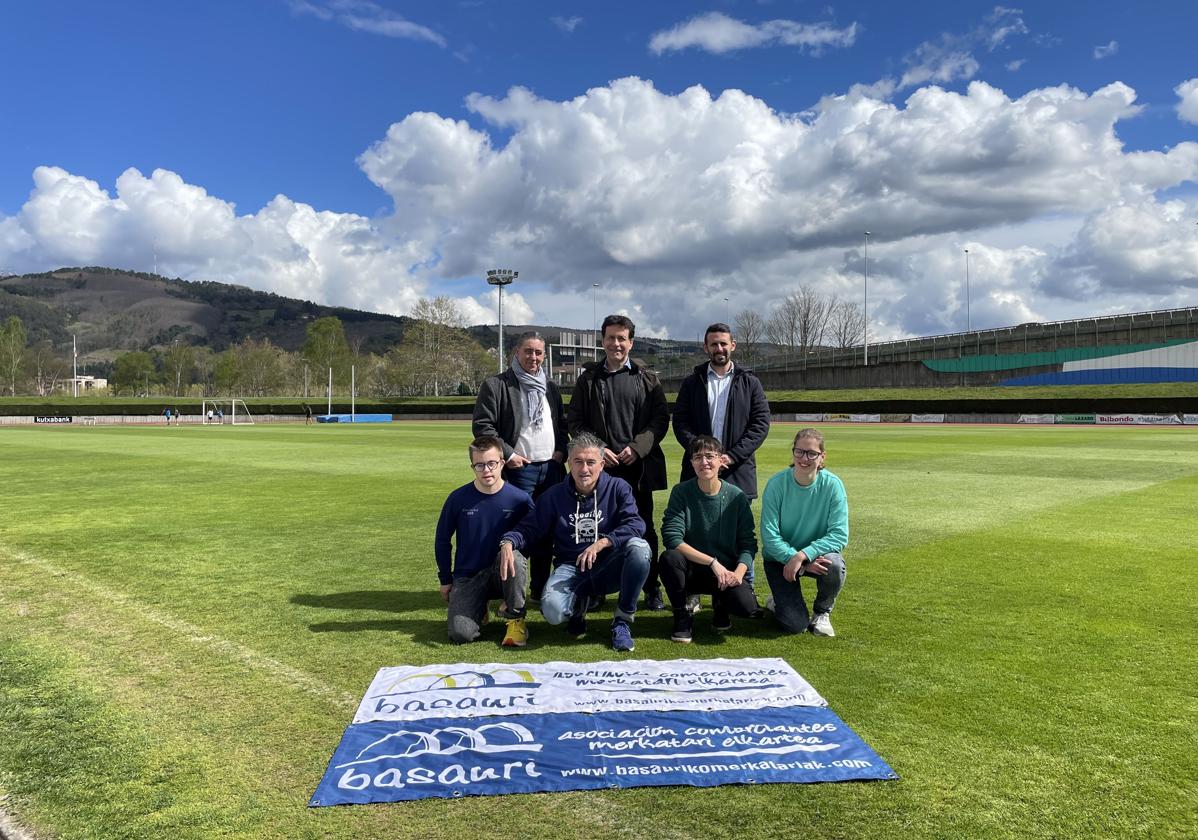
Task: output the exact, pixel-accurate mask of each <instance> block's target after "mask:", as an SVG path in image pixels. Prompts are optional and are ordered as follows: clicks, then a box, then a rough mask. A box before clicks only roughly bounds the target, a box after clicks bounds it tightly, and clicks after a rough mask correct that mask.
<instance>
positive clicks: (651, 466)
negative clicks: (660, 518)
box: [566, 315, 670, 610]
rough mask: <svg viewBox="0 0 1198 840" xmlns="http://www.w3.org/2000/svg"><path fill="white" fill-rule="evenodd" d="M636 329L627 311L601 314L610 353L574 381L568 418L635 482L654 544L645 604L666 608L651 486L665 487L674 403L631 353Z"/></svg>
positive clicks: (607, 462)
mask: <svg viewBox="0 0 1198 840" xmlns="http://www.w3.org/2000/svg"><path fill="white" fill-rule="evenodd" d="M635 334H636V325H635V324H633V323H632V321H631V320H630V319H628V318H626V317H625V316H623V315H608V316H607V317H606V318H604V319H603V352H604V353H605V354H606V358H605V359H604V360H603V361H602V362H592V363H590V364H588V365H586V366H585V368H584V369H583V373H582V375H581V376H579V377H578V381H577V382H575V383H574V393H573V395H572V396H571V398H570V407H569V409H568V411H567V413H566V422H567V424H568V425H569V428H570V436H571V437H574V436H577V435H580V434H583V433H589V434H592V435H594V436H595V437H597V438H599V440H601V441H603V445H604V449H603V460H604V470H605V471H606V472H607V474H608V475H612V476H616V477H617V478H622V479H624V480H625V481H627V482H628V483H629V484H630V485H632V492H633V497H634V498H635V500H636V507H637V511H638V512H639V513H640V515H641V518H642V519H643V520H644V521H645V541H646V542H647V543H648V544H649V550H650V555H649V556H650V567H649V576H648V578H646V580H645V606H646V607H648V608H649V609H651V610H664V609H665V601H664V600H663V599H662V597H661V585H660V583H659V581H658V577H657V563H658V556H657V553H658V543H657V529H656V528H654V526H653V519H654V517H653V491H654V490H664V489H665V488H666V456H665V454H664V453H663V452H662V451H661V440H662V438H664V437H665V436H666V431H667V430H668V429H669V426H670V409H669V406H667V404H666V395H665V392H664V391H663V390H662V388H661V382H659V381H658V379H657V374H655V373H654V372H653V371H651V370H649V369H648V368H646V367H645V366H644V365H643V364H642V363H640V362H636V361H633V360H632V359H631V358H630V357H629V353H630V352H631V351H632V339H633V336H634V335H635Z"/></svg>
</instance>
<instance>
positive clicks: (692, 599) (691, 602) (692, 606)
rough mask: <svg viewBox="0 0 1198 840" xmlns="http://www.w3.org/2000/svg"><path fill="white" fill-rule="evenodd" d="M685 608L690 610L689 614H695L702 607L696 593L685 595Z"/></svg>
mask: <svg viewBox="0 0 1198 840" xmlns="http://www.w3.org/2000/svg"><path fill="white" fill-rule="evenodd" d="M686 608H687V609H688V610H690V614H691V615H695V614H697V613H698V612H699V610H701V609H702V608H703V606H702V601H701V599H700V598H699V596H698V595H687V596H686Z"/></svg>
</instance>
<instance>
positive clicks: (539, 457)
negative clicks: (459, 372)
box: [473, 332, 566, 603]
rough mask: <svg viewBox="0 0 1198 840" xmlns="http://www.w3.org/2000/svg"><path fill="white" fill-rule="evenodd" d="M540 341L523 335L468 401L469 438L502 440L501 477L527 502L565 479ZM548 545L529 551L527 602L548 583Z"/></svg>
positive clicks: (555, 398) (562, 428)
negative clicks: (506, 359) (503, 363)
mask: <svg viewBox="0 0 1198 840" xmlns="http://www.w3.org/2000/svg"><path fill="white" fill-rule="evenodd" d="M544 364H545V339H544V338H542V337H541V336H540V335H538V334H537V333H535V332H526V333H524V334H523V335H521V336H520V338H519V339H517V341H516V352H515V354H514V355H513V356H512V360H511V364H510V365H509V366H508V369H507V370H505V371H504V372H503V373H499V374H496V375H495V376H491V377H488V378H487V379H486V380H485V381H484V382H483V384H482V387H481V388H479V389H478V398H477V399H476V400H475V401H474V424H473V431H474V434H475V435H493V436H495V437H497V438H499V439H500V440H501V441H502V442H503V456H504V468H503V476H504V478H505V479H507V480H508V481H510V482H511V483H512V484H514V485H516V486H517V487H519V488H520V489H521V490H523V491H524V492H525V493H528V494H529V495H530V496H532V498H533V501H536V500H537V499H539V498H540V497H541V494H542V493H544V492H545V491H546V490H548V489H549V488H550V487H553V486H554V485H555V484H559V483H560V482H561V480H562V478H563V477H564V476H565V468H564V467H562V462H563V461H564V460H565V458H566V413H565V409H564V408H562V395H561V393H560V392H559V391H558V388H557V385H556V384H554V383H553V382H552V381H551V380H550V379H549V377H548V376H546V374H545V366H544ZM552 556H553V547H552V546H551V545H550V544H549V541H548V540H545V541H543V542H542V543H541V544H540V545H536V546H533V547H532V549H531V551H530V552H529V560H530V563H531V569H530V574H531V575H532V589H531V592H530V600H532V601H533V602H534V603H535V602H537V601H539V600H540V598H541V590H543V589H544V588H545V581H547V580H548V579H549V568H550V562H551V559H552Z"/></svg>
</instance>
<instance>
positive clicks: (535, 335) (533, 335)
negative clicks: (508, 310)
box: [516, 330, 549, 350]
mask: <svg viewBox="0 0 1198 840" xmlns="http://www.w3.org/2000/svg"><path fill="white" fill-rule="evenodd" d="M533 339H536V340H537V341H539V342H541V343H542V344H548V343H549V342H547V341H546V340H545V336H543V335H541V334H540V333H539V332H537V331H536V330H528V331H527V332H522V333H520V335H519V337H517V338H516V349H517V350H518V349H520V348H521V347H522V346H524V342H526V341H532V340H533Z"/></svg>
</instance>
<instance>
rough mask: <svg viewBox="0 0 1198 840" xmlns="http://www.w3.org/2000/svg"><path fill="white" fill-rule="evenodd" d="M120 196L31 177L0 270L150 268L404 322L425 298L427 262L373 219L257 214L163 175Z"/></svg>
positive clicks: (123, 181) (290, 208) (299, 210)
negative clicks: (401, 316)
mask: <svg viewBox="0 0 1198 840" xmlns="http://www.w3.org/2000/svg"><path fill="white" fill-rule="evenodd" d="M116 186H117V193H116V197H115V198H113V197H111V196H110V195H109V194H108V192H107V191H105V190H103V189H101V188H100V186H99V184H97V183H96V182H95V181H92V180H90V179H87V178H83V177H81V176H78V175H72V174H71V173H69V172H66V171H64V170H62V169H59V168H57V167H47V166H41V167H38V168H37V169H36V170H35V171H34V189H33V192H32V194H31V195H30V197H29V200H28V201H27V202H26V203H25V205H24V206H23V207H22V208H21V211H20V212H19V213H18V214H17V215H16V216H13V217H10V218H7V219H4V220H0V265H6V266H11V268H10V269H9V270H20V271H35V270H36V271H41V270H45V269H47V268H57V267H59V266H62V265H105V266H113V267H119V268H130V269H140V270H150V269H151V268H152V267H153V264H154V261H155V258H156V259H157V263H158V266H159V271H160V273H163V274H167V275H178V276H181V277H184V278H186V279H190V280H217V281H222V282H227V283H240V284H243V285H247V286H250V287H252V288H257V289H265V290H269V291H273V292H277V293H279V294H283V295H288V296H293V297H299V298H304V299H307V300H314V301H319V302H321V303H328V304H336V305H341V306H350V307H355V308H359V309H367V310H373V311H378V312H396V313H398V312H406V311H407V310H409V309H410V308H411V306H412V305H413V304H414V303H415V301H416V299H417V298H419V297H420V296H421V295H422V294H424V292H425V285H424V283H425V281H424V276H425V273H424V270H423V269H422V267H421V266H420V263H421V261H422V259H424V258H425V256H424V253H423V252H422V250H421V249H419V248H415V247H412V243H405V242H396V241H394V240H385V239H384V237H383V236H382V235H381V234H380V233H379V231H378V230H377V228H375V227H374V226H373V225H372V224H371V223H370V221H369V220H368V219H366V218H364V217H362V216H357V215H354V214H350V213H330V212H320V211H317V210H315V209H313V208H312V207H310V206H308V205H306V204H298V203H296V202H293V201H291V200H290V199H288V198H286V197H285V196H276V197H275V198H274V199H273V200H272V201H271V202H270V203H269V204H267V205H266V206H265V207H263V208H262V209H261V210H259V211H258V212H257V213H255V214H253V215H248V216H238V215H236V213H235V212H234V208H233V205H231V204H229V203H228V202H226V201H223V200H221V199H219V198H215V197H213V196H210V195H208V194H207V193H206V192H205V191H204V190H203V189H202V188H200V187H197V186H194V185H191V184H187V183H185V182H184V181H183V179H182V178H180V177H179V176H178V175H176V174H175V173H173V172H169V171H167V170H164V169H157V170H155V171H154V172H153V174H152V175H151V176H150V177H149V178H146V177H145V176H144V175H142V174H141V173H140V172H138V171H137V170H136V169H128V170H126V171H125V172H124V173H122V174H121V176H120V177H119V178H118V179H117V182H116Z"/></svg>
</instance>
